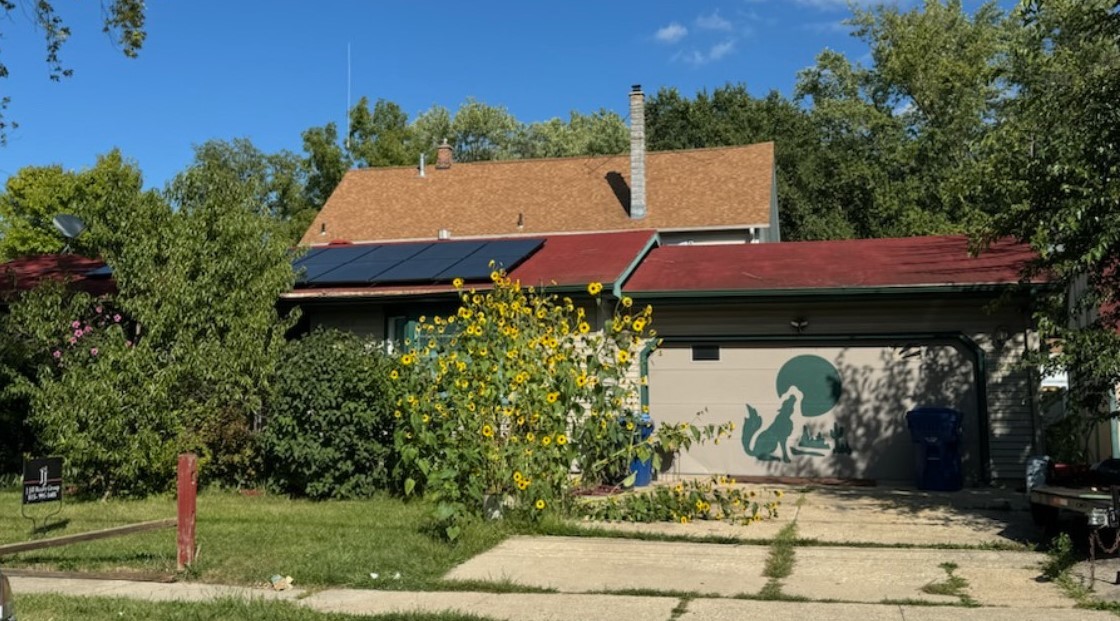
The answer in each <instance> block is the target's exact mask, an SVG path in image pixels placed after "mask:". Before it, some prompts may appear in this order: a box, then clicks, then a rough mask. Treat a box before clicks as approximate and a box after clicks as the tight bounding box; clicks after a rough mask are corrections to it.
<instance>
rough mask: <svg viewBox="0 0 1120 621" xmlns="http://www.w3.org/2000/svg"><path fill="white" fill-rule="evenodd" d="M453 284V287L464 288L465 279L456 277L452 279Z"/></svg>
mask: <svg viewBox="0 0 1120 621" xmlns="http://www.w3.org/2000/svg"><path fill="white" fill-rule="evenodd" d="M451 285H452V286H453V287H455V288H456V289H462V288H463V279H462V278H456V279H455V280H452V281H451Z"/></svg>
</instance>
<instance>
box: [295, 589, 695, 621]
mask: <svg viewBox="0 0 1120 621" xmlns="http://www.w3.org/2000/svg"><path fill="white" fill-rule="evenodd" d="M677 603H678V600H677V598H675V597H641V596H625V595H589V594H570V593H474V592H427V593H407V592H399V591H356V590H345V589H336V590H329V591H321V592H319V593H315V594H313V595H311V596H309V597H307V598H306V599H303V600H301V601H300V604H301V605H303V606H306V607H308V608H312V609H314V610H318V611H320V612H338V613H347V614H363V615H375V614H388V613H394V612H433V613H435V612H444V611H456V612H460V613H467V614H475V615H479V616H483V617H486V618H488V619H503V620H505V619H508V620H510V621H568V620H569V619H582V620H585V621H617V619H651V620H653V621H660V620H663V621H668V620H669V619H670V618H671V617H672V616H673V609H674V608H675V607H676V606H677Z"/></svg>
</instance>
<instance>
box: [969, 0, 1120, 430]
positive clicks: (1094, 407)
mask: <svg viewBox="0 0 1120 621" xmlns="http://www.w3.org/2000/svg"><path fill="white" fill-rule="evenodd" d="M1118 15H1120V3H1118V2H1117V1H1116V0H1045V1H1043V0H1033V1H1028V2H1024V3H1023V4H1022V5H1020V7H1019V10H1018V12H1017V13H1016V15H1015V17H1016V19H1018V20H1019V23H1020V24H1021V28H1020V29H1019V30H1018V32H1017V33H1016V37H1015V39H1014V45H1013V47H1012V54H1011V63H1010V64H1011V72H1010V75H1009V79H1010V81H1011V82H1012V84H1013V85H1014V87H1015V92H1016V96H1015V97H1014V98H1011V99H1009V100H1008V102H1007V103H1006V109H1005V110H1004V114H1003V117H1002V118H1001V122H1000V123H999V124H998V128H997V129H996V131H995V134H994V135H993V136H992V137H991V153H992V159H991V164H990V168H989V169H988V171H987V172H988V174H987V178H988V180H989V181H988V186H989V187H988V190H989V191H990V192H991V194H992V195H994V196H997V197H1000V198H1001V200H1003V202H1004V203H1005V204H1006V205H1007V208H1006V209H1005V210H1004V211H1001V212H999V213H997V214H995V217H994V218H993V220H992V221H991V222H990V223H989V226H988V227H986V230H985V235H984V237H985V238H986V239H988V240H990V239H992V238H995V237H998V236H1002V235H1012V236H1014V237H1015V238H1017V239H1019V240H1022V241H1025V242H1029V243H1030V244H1031V246H1032V247H1034V248H1035V249H1036V250H1037V251H1038V252H1039V256H1040V259H1039V261H1038V263H1037V264H1036V265H1035V266H1034V269H1035V270H1036V271H1038V272H1042V273H1045V274H1046V275H1047V276H1048V278H1049V279H1050V280H1051V282H1053V283H1054V284H1055V285H1056V286H1055V288H1054V289H1052V290H1051V291H1052V293H1051V294H1050V295H1047V296H1044V297H1043V298H1042V300H1041V303H1040V307H1039V312H1038V313H1037V318H1038V324H1039V330H1040V332H1041V333H1042V334H1043V335H1045V336H1047V337H1051V338H1055V339H1057V340H1058V341H1059V342H1060V343H1061V346H1060V348H1058V349H1057V350H1056V351H1055V355H1054V357H1053V358H1049V359H1047V360H1045V361H1044V362H1046V364H1047V365H1048V366H1049V367H1051V368H1062V369H1066V370H1068V371H1069V373H1070V376H1071V380H1072V381H1073V382H1074V383H1075V384H1076V389H1075V390H1072V391H1071V392H1070V394H1069V399H1070V401H1069V402H1070V404H1071V405H1072V407H1073V409H1074V410H1075V411H1076V412H1077V413H1078V414H1080V415H1082V416H1085V417H1089V418H1090V419H1091V418H1095V417H1099V416H1100V415H1102V414H1103V413H1106V412H1108V409H1109V408H1108V407H1107V406H1108V402H1107V398H1108V394H1109V393H1110V392H1112V391H1114V390H1115V388H1116V386H1117V384H1118V383H1120V335H1118V334H1117V329H1118V327H1120V270H1118V269H1117V267H1118V266H1117V257H1120V176H1118V175H1117V171H1120V152H1118V150H1117V145H1118V144H1120V107H1118V105H1117V102H1120V17H1118ZM1112 415H1113V416H1116V415H1120V413H1117V412H1113V413H1112Z"/></svg>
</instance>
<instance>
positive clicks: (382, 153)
mask: <svg viewBox="0 0 1120 621" xmlns="http://www.w3.org/2000/svg"><path fill="white" fill-rule="evenodd" d="M411 134H412V132H411V130H410V128H409V126H408V114H406V113H405V112H404V111H403V110H401V107H400V106H398V105H397V104H395V103H393V102H391V101H387V100H385V99H378V100H377V102H376V103H374V105H373V108H370V107H369V99H368V98H366V97H362V98H361V99H360V100H358V103H357V104H356V105H355V106H354V107H353V108H351V109H350V136H349V140H348V142H347V148H348V150H349V151H350V156H351V157H352V158H353V160H354V162H355V163H356V164H357V165H358V166H362V167H371V166H405V165H408V164H412V163H414V160H416V159H417V158H418V157H419V153H418V152H417V151H416V149H415V147H413V146H412V144H411V143H412V139H411V138H412V136H411Z"/></svg>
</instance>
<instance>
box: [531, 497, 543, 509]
mask: <svg viewBox="0 0 1120 621" xmlns="http://www.w3.org/2000/svg"><path fill="white" fill-rule="evenodd" d="M533 506H534V507H536V508H537V511H541V510H542V509H544V507H545V503H544V499H543V498H540V499H537V502H535V503H533Z"/></svg>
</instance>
